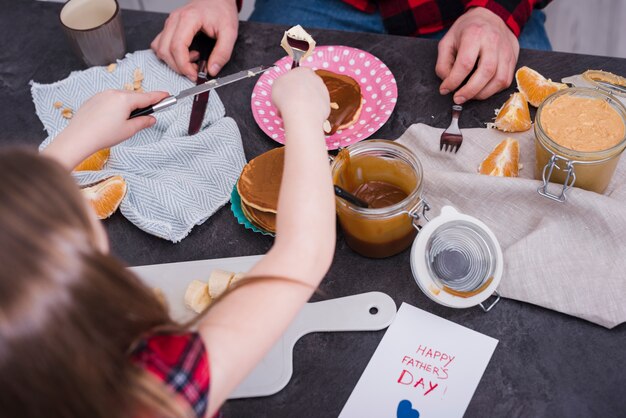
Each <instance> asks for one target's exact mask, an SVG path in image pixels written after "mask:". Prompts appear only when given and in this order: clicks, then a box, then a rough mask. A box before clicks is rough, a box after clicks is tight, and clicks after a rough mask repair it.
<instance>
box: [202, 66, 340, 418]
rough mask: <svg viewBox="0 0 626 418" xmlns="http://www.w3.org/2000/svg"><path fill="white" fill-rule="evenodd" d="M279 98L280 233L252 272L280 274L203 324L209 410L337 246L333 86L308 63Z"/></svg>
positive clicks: (233, 297)
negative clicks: (328, 134)
mask: <svg viewBox="0 0 626 418" xmlns="http://www.w3.org/2000/svg"><path fill="white" fill-rule="evenodd" d="M272 90H273V91H272V100H273V101H274V103H275V105H276V106H277V107H278V109H279V111H280V112H281V115H282V118H283V122H284V125H285V134H286V149H285V167H284V172H283V179H282V184H281V188H280V195H279V200H278V216H277V223H276V240H275V242H274V245H273V247H272V248H271V250H270V251H269V252H268V253H267V254H266V255H265V257H263V259H262V260H261V261H259V263H257V264H256V265H255V266H254V267H253V269H252V270H251V271H250V272H249V273H248V275H249V276H250V277H252V276H261V277H263V276H278V277H285V278H290V279H294V280H297V281H298V282H301V283H302V285H300V284H299V283H292V282H289V281H281V280H271V279H268V280H263V279H260V280H257V281H252V282H250V283H247V284H245V285H243V286H242V287H240V288H238V289H236V290H235V291H234V292H232V293H231V294H228V295H227V296H225V297H224V299H223V300H221V301H220V302H219V303H217V304H216V305H215V306H214V307H213V308H211V309H210V310H209V312H208V313H207V315H206V317H205V318H204V319H203V320H202V321H201V323H200V325H199V330H200V333H201V335H202V337H203V339H204V342H205V344H206V346H207V351H208V353H209V359H210V364H211V390H210V392H209V408H208V411H207V417H211V416H213V414H215V412H216V411H217V410H218V409H219V407H220V406H221V404H222V403H223V402H224V401H225V400H226V399H227V398H228V396H229V394H230V393H231V392H232V391H233V390H234V389H235V388H236V387H237V385H238V384H239V383H241V382H242V381H243V379H244V378H245V377H246V376H247V375H248V373H249V372H250V371H251V370H252V369H253V368H254V367H255V366H256V364H257V363H258V362H259V361H260V360H261V359H262V358H263V357H264V356H265V354H266V353H267V352H268V351H269V349H270V348H271V347H272V346H273V344H274V343H275V342H276V341H277V340H278V338H279V337H280V336H281V335H282V334H283V332H284V331H285V330H286V328H287V326H288V325H289V324H290V323H291V321H292V320H293V318H294V317H295V316H296V314H297V313H298V311H299V310H300V308H301V307H302V306H303V305H304V303H306V302H307V300H308V299H309V298H310V296H311V294H312V292H313V291H314V290H315V288H316V287H317V286H318V284H319V283H320V281H321V280H322V278H323V277H324V275H325V274H326V272H327V271H328V268H329V267H330V264H331V261H332V257H333V254H334V249H335V199H334V194H333V188H332V180H331V175H330V167H329V163H328V155H327V152H326V142H325V140H324V134H323V128H322V125H323V122H324V120H325V119H326V118H327V117H328V113H329V111H330V107H329V98H328V91H327V89H326V87H325V86H324V84H323V82H322V80H321V79H320V78H319V77H318V76H317V75H315V73H314V72H313V71H311V70H310V69H308V68H298V69H295V70H292V71H290V72H289V73H287V74H286V75H284V76H282V77H281V78H279V79H278V80H276V82H275V83H274V85H273V86H272Z"/></svg>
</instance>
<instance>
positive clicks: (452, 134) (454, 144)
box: [439, 105, 463, 153]
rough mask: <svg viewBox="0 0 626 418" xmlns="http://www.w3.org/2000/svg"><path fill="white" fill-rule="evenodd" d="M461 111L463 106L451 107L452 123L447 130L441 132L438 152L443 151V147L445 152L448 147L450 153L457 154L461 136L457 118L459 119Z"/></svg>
mask: <svg viewBox="0 0 626 418" xmlns="http://www.w3.org/2000/svg"><path fill="white" fill-rule="evenodd" d="M462 110H463V106H460V105H454V106H452V121H451V122H450V126H448V129H446V130H445V131H443V133H442V134H441V139H440V140H439V151H441V150H442V149H443V147H444V145H445V147H446V148H445V151H448V147H450V152H452V151H454V152H455V153H457V152H458V151H459V148H461V144H462V143H463V135H462V134H461V130H460V129H459V117H461V111H462Z"/></svg>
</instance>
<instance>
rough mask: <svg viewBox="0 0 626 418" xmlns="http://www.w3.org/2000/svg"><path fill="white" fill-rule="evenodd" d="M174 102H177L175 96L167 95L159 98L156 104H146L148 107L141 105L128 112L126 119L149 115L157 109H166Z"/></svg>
mask: <svg viewBox="0 0 626 418" xmlns="http://www.w3.org/2000/svg"><path fill="white" fill-rule="evenodd" d="M176 102H177V100H176V97H174V96H167V97H166V98H165V99H163V100H161V101H160V102H158V103H157V104H153V105H151V106H148V107H141V108H139V109H135V110H133V111H132V112H130V117H129V118H128V119H133V118H136V117H138V116H147V115H151V114H153V113H154V112H158V111H159V110H163V109H166V108H168V107H170V106H173V105H175V104H176Z"/></svg>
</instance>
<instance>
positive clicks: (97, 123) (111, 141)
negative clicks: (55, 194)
mask: <svg viewBox="0 0 626 418" xmlns="http://www.w3.org/2000/svg"><path fill="white" fill-rule="evenodd" d="M167 96H168V93H166V92H150V93H135V92H130V91H124V90H107V91H104V92H102V93H98V94H96V95H95V96H93V97H92V98H91V99H89V100H87V101H86V102H85V103H84V104H83V105H82V106H81V108H80V109H79V110H78V111H77V112H76V113H75V114H74V116H73V118H72V120H71V121H70V124H69V125H68V126H67V127H66V128H65V129H64V130H63V131H62V132H61V133H60V134H59V135H58V136H57V137H56V138H55V140H54V141H53V142H52V144H50V145H49V146H48V147H47V148H46V149H45V150H44V154H46V155H49V156H51V157H53V158H56V159H57V160H58V161H59V162H61V163H62V164H63V165H64V166H66V167H67V168H69V169H73V168H74V167H75V166H76V165H78V164H79V163H80V162H81V161H83V160H84V159H85V158H87V157H88V156H90V155H91V154H93V153H94V152H96V151H98V150H100V149H103V148H109V147H112V146H114V145H117V144H119V143H120V142H122V141H124V140H125V139H128V138H130V137H131V136H133V135H134V134H136V133H137V132H139V131H140V130H142V129H144V128H148V127H150V126H152V125H154V124H155V123H156V119H155V118H154V117H153V116H140V117H137V118H134V119H128V117H129V116H130V112H132V111H133V110H135V109H138V108H142V107H146V106H149V105H151V104H154V103H157V102H158V101H160V100H162V99H164V98H165V97H167Z"/></svg>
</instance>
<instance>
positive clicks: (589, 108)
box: [535, 88, 626, 202]
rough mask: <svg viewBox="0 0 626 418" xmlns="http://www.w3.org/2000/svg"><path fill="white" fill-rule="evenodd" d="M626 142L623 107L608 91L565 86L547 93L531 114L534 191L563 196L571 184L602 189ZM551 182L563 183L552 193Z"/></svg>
mask: <svg viewBox="0 0 626 418" xmlns="http://www.w3.org/2000/svg"><path fill="white" fill-rule="evenodd" d="M624 148H626V108H625V107H624V105H623V104H622V103H621V102H620V101H619V100H618V99H616V98H615V97H614V96H613V95H612V94H609V93H606V92H604V91H600V90H598V89H590V88H569V89H565V90H560V91H558V92H557V93H555V94H553V95H551V96H549V97H548V98H547V99H546V100H545V101H544V102H543V103H542V104H541V106H539V109H538V110H537V116H536V117H535V150H536V164H535V178H536V179H538V180H543V185H542V186H541V187H539V189H538V192H539V193H540V194H541V195H543V196H545V197H548V198H550V199H553V200H556V201H560V202H563V201H565V200H566V194H565V193H566V192H567V190H568V189H569V188H571V187H573V186H576V187H580V188H582V189H585V190H590V191H593V192H596V193H603V192H604V191H605V190H606V188H607V186H608V184H609V182H610V181H611V178H612V176H613V173H614V172H615V168H616V167H617V163H618V161H619V157H620V155H621V153H622V152H623V151H624ZM550 182H556V183H560V184H562V185H563V186H562V187H561V188H560V191H558V192H557V193H554V192H551V191H549V190H548V184H549V183H550Z"/></svg>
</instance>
